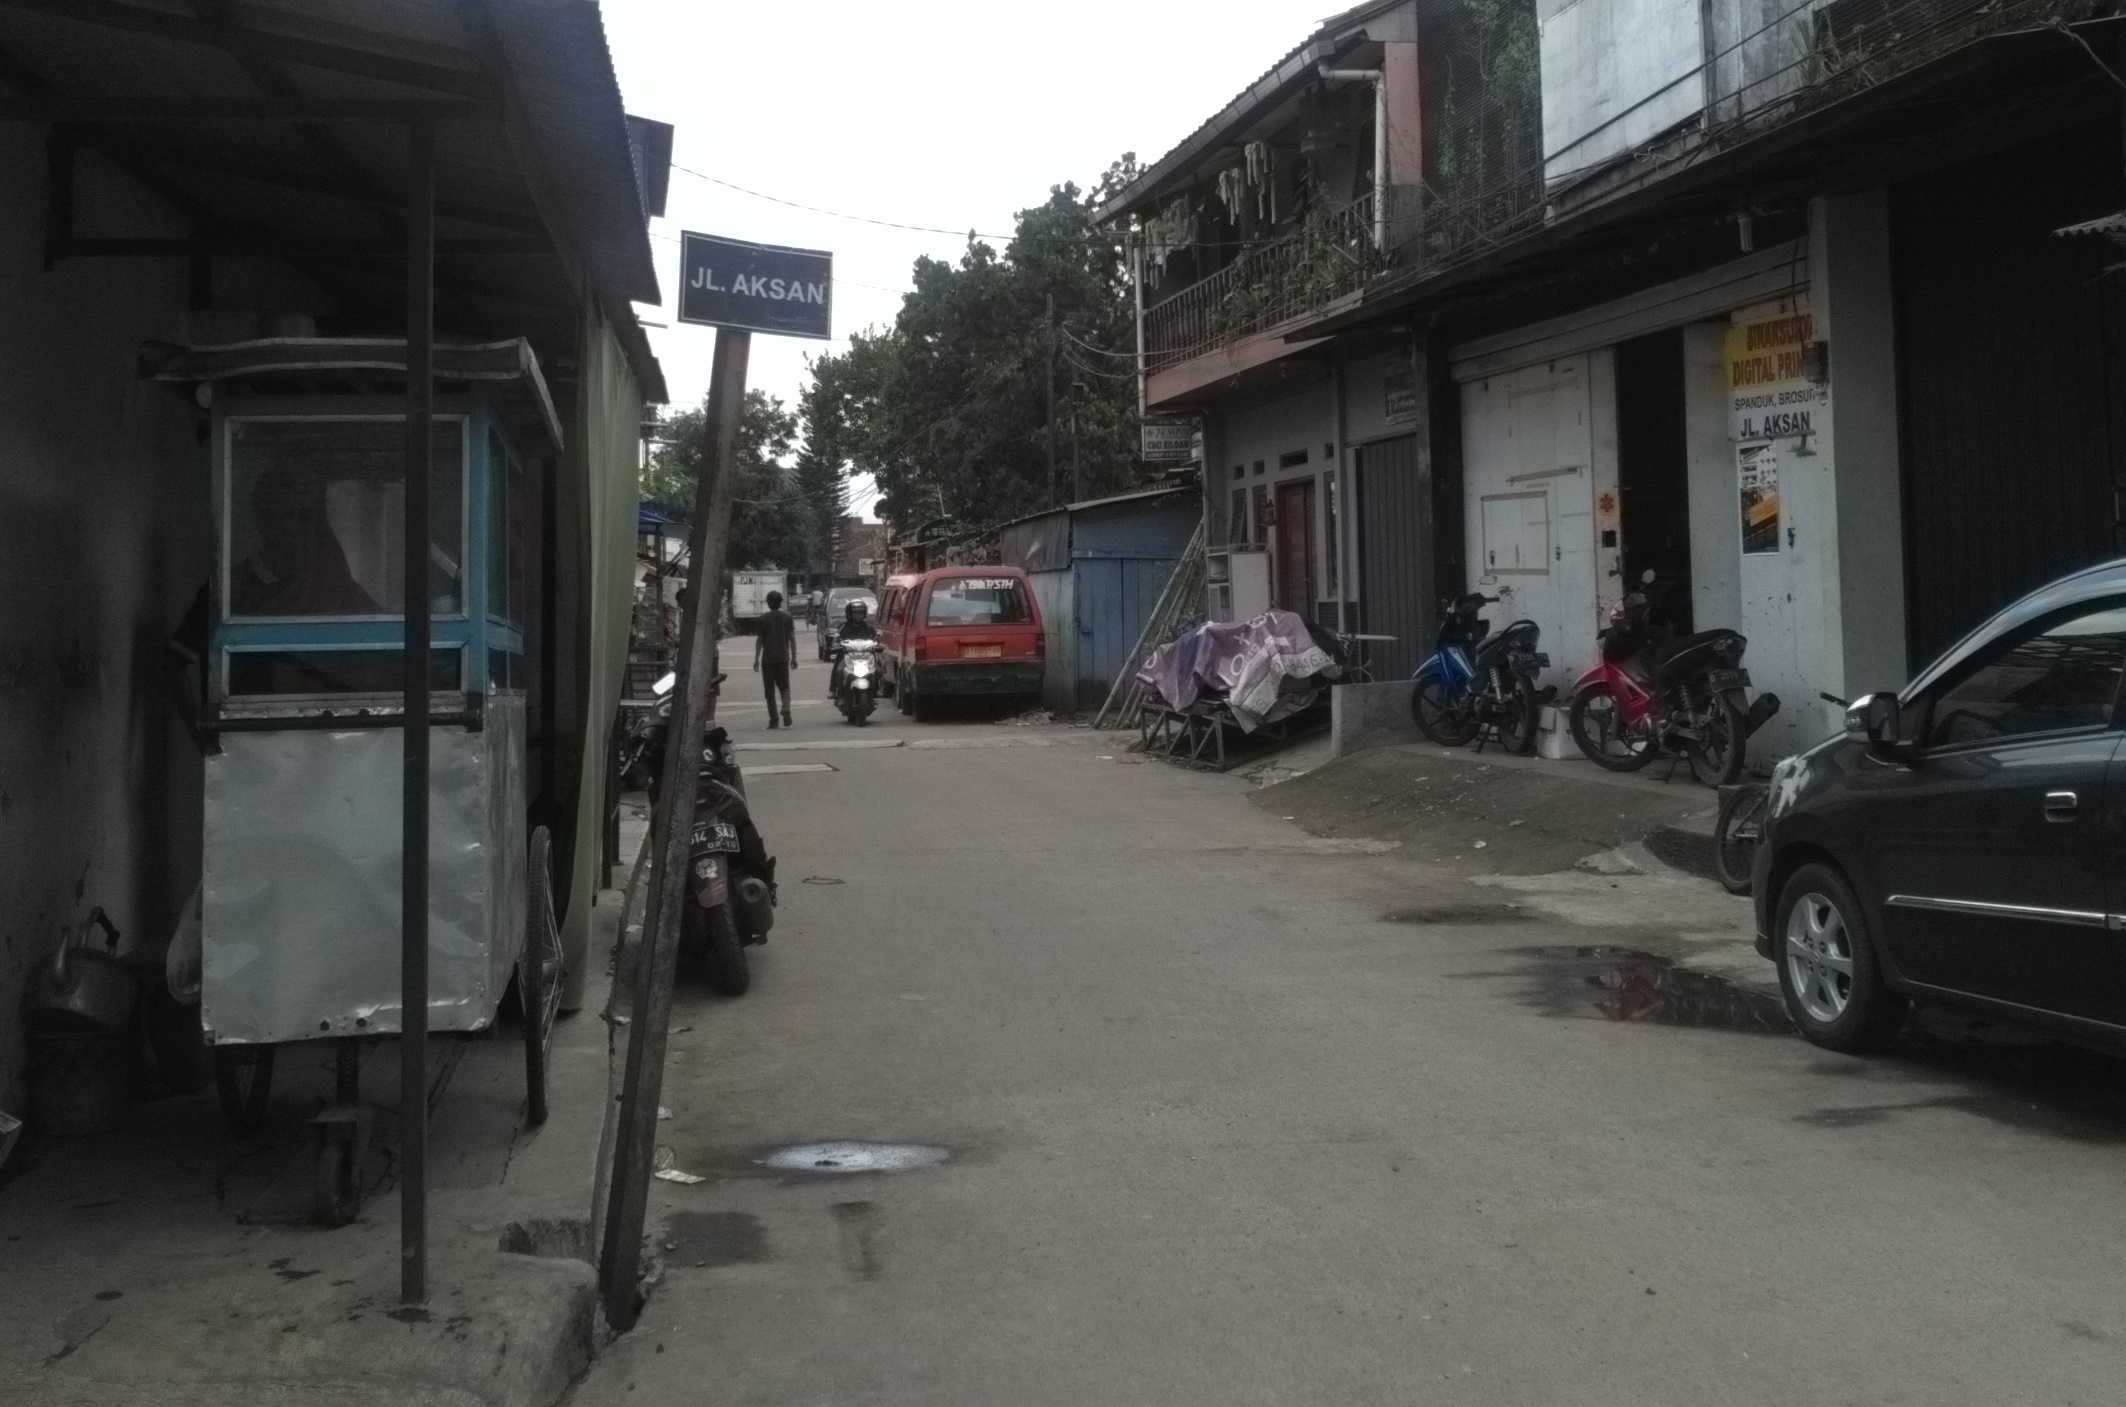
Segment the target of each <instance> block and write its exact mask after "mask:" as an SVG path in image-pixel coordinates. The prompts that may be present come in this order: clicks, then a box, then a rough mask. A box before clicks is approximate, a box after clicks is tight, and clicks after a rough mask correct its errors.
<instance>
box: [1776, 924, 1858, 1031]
mask: <svg viewBox="0 0 2126 1407" xmlns="http://www.w3.org/2000/svg"><path fill="white" fill-rule="evenodd" d="M1786 964H1787V980H1788V981H1789V982H1790V983H1791V984H1792V986H1793V991H1794V995H1795V998H1796V1000H1798V1001H1799V1002H1800V1003H1801V1009H1802V1010H1803V1011H1805V1012H1807V1013H1808V1014H1809V1016H1810V1017H1811V1018H1812V1019H1813V1020H1816V1021H1820V1022H1822V1023H1824V1024H1825V1025H1830V1024H1831V1023H1833V1022H1835V1021H1837V1020H1838V1019H1839V1018H1840V1017H1842V1016H1844V1015H1845V1013H1846V1008H1847V1007H1848V1006H1849V1005H1851V1003H1852V1000H1853V936H1852V930H1851V929H1849V928H1848V927H1847V926H1846V920H1845V915H1844V914H1843V913H1842V912H1840V911H1839V908H1838V905H1837V904H1836V903H1834V902H1832V900H1831V899H1830V898H1829V896H1827V895H1824V894H1820V893H1815V892H1810V893H1807V894H1803V895H1802V896H1801V898H1800V899H1799V900H1798V901H1797V902H1796V903H1795V904H1794V906H1793V907H1792V908H1791V909H1789V910H1788V911H1787V919H1786Z"/></svg>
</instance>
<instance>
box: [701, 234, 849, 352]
mask: <svg viewBox="0 0 2126 1407" xmlns="http://www.w3.org/2000/svg"><path fill="white" fill-rule="evenodd" d="M833 314H834V256H833V255H832V254H831V253H828V252H827V251H826V250H823V249H789V248H786V247H784V246H783V245H780V244H751V243H748V242H747V241H745V240H740V239H719V238H717V237H716V236H715V235H705V234H695V233H693V232H692V231H691V230H690V231H687V232H686V233H685V234H684V235H682V236H681V240H680V248H679V320H680V321H681V322H692V323H701V324H703V325H705V326H708V327H728V328H734V329H738V330H740V331H745V332H772V333H775V334H777V335H779V336H783V337H816V338H820V339H821V340H825V339H827V338H830V337H832V336H833V335H834V334H833V332H832V330H831V327H832V323H833Z"/></svg>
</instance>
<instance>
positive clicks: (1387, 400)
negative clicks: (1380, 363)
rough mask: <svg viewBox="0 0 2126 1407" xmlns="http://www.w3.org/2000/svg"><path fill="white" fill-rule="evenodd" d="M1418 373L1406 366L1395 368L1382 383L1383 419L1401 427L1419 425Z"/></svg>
mask: <svg viewBox="0 0 2126 1407" xmlns="http://www.w3.org/2000/svg"><path fill="white" fill-rule="evenodd" d="M1417 409H1418V407H1417V372H1416V370H1415V369H1414V368H1412V367H1410V366H1408V365H1404V366H1398V367H1393V368H1391V369H1390V370H1389V372H1388V374H1387V376H1386V377H1385V378H1384V379H1383V380H1382V382H1381V417H1382V419H1383V420H1384V421H1385V422H1386V423H1387V424H1389V425H1393V426H1397V427H1401V426H1404V425H1415V424H1416V423H1417Z"/></svg>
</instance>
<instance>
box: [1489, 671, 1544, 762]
mask: <svg viewBox="0 0 2126 1407" xmlns="http://www.w3.org/2000/svg"><path fill="white" fill-rule="evenodd" d="M1542 716H1543V701H1542V700H1541V699H1540V698H1538V697H1537V696H1536V692H1535V685H1534V683H1533V682H1531V681H1530V680H1529V679H1528V678H1526V677H1525V676H1523V675H1519V674H1516V675H1514V676H1513V687H1512V688H1511V689H1510V690H1509V691H1508V692H1507V695H1506V697H1505V698H1504V699H1503V700H1502V701H1501V702H1500V703H1499V705H1498V725H1499V746H1500V747H1502V748H1504V749H1506V751H1508V752H1517V753H1521V754H1523V755H1526V754H1528V753H1531V752H1534V751H1535V731H1536V725H1537V723H1538V722H1539V721H1540V720H1541V719H1542Z"/></svg>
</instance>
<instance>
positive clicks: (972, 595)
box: [924, 576, 1033, 625]
mask: <svg viewBox="0 0 2126 1407" xmlns="http://www.w3.org/2000/svg"><path fill="white" fill-rule="evenodd" d="M924 620H925V622H926V623H927V624H930V625H1026V624H1028V623H1029V622H1031V621H1032V620H1033V612H1032V610H1031V609H1030V608H1029V607H1028V605H1027V602H1026V588H1025V587H1024V586H1022V585H1021V584H1020V583H1019V581H1018V579H1017V578H1016V577H1008V576H965V577H949V578H947V579H946V580H943V581H939V582H935V583H933V584H932V585H931V588H930V612H929V614H928V615H927V616H925V617H924Z"/></svg>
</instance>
